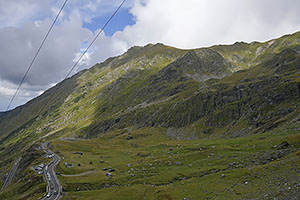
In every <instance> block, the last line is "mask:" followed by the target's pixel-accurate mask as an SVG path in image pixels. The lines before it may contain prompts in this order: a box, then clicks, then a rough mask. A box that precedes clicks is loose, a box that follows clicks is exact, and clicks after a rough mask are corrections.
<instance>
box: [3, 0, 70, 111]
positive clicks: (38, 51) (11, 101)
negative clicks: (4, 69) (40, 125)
mask: <svg viewBox="0 0 300 200" xmlns="http://www.w3.org/2000/svg"><path fill="white" fill-rule="evenodd" d="M67 2H68V0H65V2H64V4H63V5H62V7H61V9H60V10H59V12H58V13H57V15H56V17H55V19H54V21H53V23H52V25H51V26H50V28H49V30H48V32H47V34H46V35H45V37H44V39H43V41H42V43H41V45H40V46H39V48H38V50H37V52H36V53H35V55H34V57H33V59H32V61H31V63H30V65H29V66H28V69H27V71H26V72H25V74H24V76H23V78H22V80H21V82H20V84H19V85H18V87H17V89H16V92H15V94H14V95H13V97H12V99H11V100H10V102H9V104H8V106H7V108H6V111H5V112H7V111H8V110H9V108H10V106H11V104H12V103H13V101H14V99H15V98H16V96H17V94H18V92H19V90H20V88H21V86H22V84H23V82H24V81H25V79H26V77H27V75H28V73H29V71H30V69H31V68H32V66H33V64H34V62H35V60H36V58H37V57H38V55H39V53H40V51H41V49H42V47H43V46H44V44H45V42H46V40H47V38H48V36H49V34H50V32H51V31H52V29H53V27H54V25H55V24H56V21H57V19H58V17H59V16H60V14H61V12H62V11H63V9H64V7H65V6H66V4H67Z"/></svg>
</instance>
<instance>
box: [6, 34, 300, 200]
mask: <svg viewBox="0 0 300 200" xmlns="http://www.w3.org/2000/svg"><path fill="white" fill-rule="evenodd" d="M299 77H300V32H297V33H295V34H292V35H286V36H283V37H280V38H278V39H274V40H270V41H267V42H264V43H258V42H253V43H250V44H247V43H235V44H233V45H218V46H212V47H209V48H200V49H190V50H182V49H177V48H174V47H170V46H166V45H163V44H161V43H158V44H148V45H146V46H145V47H138V46H137V47H132V48H130V49H129V50H128V51H127V52H126V53H124V54H122V55H120V56H116V57H112V58H108V59H107V60H106V61H104V62H102V63H99V64H96V65H94V66H93V67H91V68H90V69H88V70H83V71H81V72H79V73H77V74H75V75H74V76H72V77H70V78H68V79H66V80H64V81H63V82H60V83H59V84H57V85H56V86H54V87H53V88H50V89H49V90H47V91H45V92H44V93H43V94H42V95H41V96H39V97H37V98H35V99H33V100H31V101H29V102H28V103H26V104H25V105H22V106H19V107H17V108H16V109H14V110H12V111H9V112H7V113H6V114H5V115H3V114H2V116H1V113H0V126H1V127H2V128H1V129H0V156H1V157H2V158H3V159H2V161H0V176H4V175H5V173H6V171H7V170H6V169H8V168H9V166H11V163H13V160H14V159H15V158H16V157H20V156H22V157H23V159H22V160H21V164H20V165H21V166H22V168H20V169H19V170H18V171H17V173H16V176H17V177H18V178H19V179H20V180H22V181H23V182H22V181H21V182H22V183H21V182H20V181H19V180H18V179H17V178H16V179H15V180H14V181H13V183H14V184H13V185H12V186H11V188H8V192H7V193H4V194H3V195H4V196H3V195H2V194H0V198H2V197H3V198H4V197H11V198H14V197H16V196H18V195H21V196H18V198H19V199H22V198H23V199H24V198H25V197H24V195H25V196H26V195H28V196H29V197H28V198H29V199H30V198H31V197H32V198H33V196H34V195H33V192H30V191H31V190H30V191H29V190H28V191H27V192H26V191H24V190H22V191H23V192H21V193H18V192H17V191H18V190H21V188H22V187H24V184H25V183H26V188H27V187H28V188H31V189H32V191H36V193H42V192H43V190H42V189H41V188H39V187H41V186H42V180H40V178H41V177H38V176H37V175H34V174H33V173H34V172H33V171H32V170H31V167H32V166H33V165H36V164H38V163H39V162H46V161H45V160H44V158H43V157H42V153H41V152H39V151H38V150H37V149H38V145H39V144H40V143H42V142H49V149H52V151H53V152H56V153H57V154H58V155H60V156H61V157H64V158H65V159H66V160H65V162H66V163H67V162H71V163H73V164H74V163H77V164H76V165H77V166H75V164H74V165H73V167H72V168H70V169H69V168H66V167H65V166H64V164H63V163H61V164H60V165H59V166H58V167H57V169H56V170H58V171H59V172H60V173H61V172H62V173H64V174H76V173H77V172H78V173H77V174H81V173H82V172H85V171H86V170H89V171H93V170H94V171H95V172H94V173H96V174H97V176H98V177H100V178H99V180H94V179H93V177H90V176H87V177H88V178H89V179H87V178H85V177H81V178H82V179H81V180H78V179H76V178H73V179H72V178H64V177H59V179H60V180H63V181H62V182H63V187H64V189H63V190H64V191H65V192H66V193H68V194H69V195H73V193H76V192H78V193H79V194H81V195H82V193H80V190H81V189H82V188H84V189H83V190H91V191H94V190H102V189H104V188H105V187H106V186H105V185H108V186H107V187H108V188H110V189H112V190H113V187H110V186H111V185H118V186H117V187H121V188H122V189H124V188H123V186H124V185H132V187H133V188H134V189H136V190H138V189H137V188H139V187H140V188H143V187H148V186H147V185H149V184H150V185H152V186H151V187H149V188H155V187H165V186H166V185H170V184H173V183H174V184H175V183H177V182H178V181H181V182H183V181H184V180H191V181H195V180H197V181H196V182H195V183H193V184H195V185H199V182H198V179H199V178H201V177H202V178H205V177H206V175H207V176H210V175H211V176H214V179H213V181H209V182H208V183H207V185H209V184H211V183H213V182H214V181H215V182H214V183H219V182H218V180H219V179H217V178H216V177H215V176H217V177H223V175H222V174H218V173H221V172H224V173H225V172H226V173H227V171H229V172H228V173H231V175H232V176H235V177H236V178H237V179H240V178H241V179H242V178H243V177H241V176H240V175H239V174H240V173H242V172H241V171H239V172H238V173H237V174H235V171H234V170H237V171H238V170H247V169H249V168H253V169H254V168H255V170H258V171H259V170H260V169H264V170H265V167H268V166H273V163H275V164H274V166H275V165H276V164H278V166H283V164H282V163H280V162H281V160H280V159H281V158H282V159H285V160H284V161H286V162H287V163H288V164H289V165H292V163H294V161H293V162H292V161H291V160H288V159H290V156H291V157H293V156H294V158H295V159H296V158H297V159H298V157H299V156H298V157H297V155H298V154H297V153H299V150H300V142H298V140H299V138H298V135H297V130H299V127H300V126H299V124H300V114H299V113H300V103H299V102H300V101H299V100H300V78H299ZM283 139H286V140H288V141H289V143H291V144H292V145H291V146H290V147H287V149H286V150H284V151H281V150H277V147H274V143H275V144H280V142H282V141H281V140H283ZM248 143H249V144H251V145H252V146H253V148H252V147H250V146H249V145H248ZM100 144H101V145H100ZM244 144H245V145H244ZM246 144H247V145H246ZM199 145H200V146H199ZM243 145H244V146H243ZM216 146H217V147H216ZM254 146H255V147H254ZM256 146H257V149H256ZM223 147H224V148H223ZM215 148H216V150H214V149H215ZM98 150H99V151H98ZM236 151H239V152H242V153H240V154H238V155H236ZM226 152H229V154H225V153H226ZM262 152H266V153H262ZM152 154H154V155H152ZM231 154H234V155H236V158H239V159H242V161H243V162H244V163H239V164H232V163H235V162H237V161H236V160H235V157H234V156H233V157H231V156H230V155H231ZM23 155H25V156H23ZM83 155H84V156H83ZM119 155H122V156H119ZM129 155H130V156H129ZM274 155H275V156H274ZM299 155H300V154H299ZM99 156H100V160H99ZM154 156H155V158H157V159H155V158H154ZM216 156H217V157H218V158H216ZM85 157H86V158H85ZM123 159H124V160H123ZM127 159H128V160H130V161H128V160H127ZM198 159H200V160H201V163H199V162H198ZM155 160H160V161H155ZM179 160H180V161H179ZM219 160H220V161H219ZM251 160H253V162H252V161H251ZM229 161H230V163H228V162H229ZM250 161H251V162H250ZM129 162H132V163H133V164H131V163H129ZM95 163H97V165H96V164H95ZM140 163H142V164H140ZM153 163H156V164H153ZM182 163H185V164H184V165H183V164H182ZM203 163H209V164H211V163H213V164H212V165H207V166H206V165H204V164H203ZM223 163H225V164H224V166H223ZM253 163H256V164H253ZM299 163H300V162H299ZM98 164H99V166H100V167H101V168H99V166H98ZM106 165H111V166H112V165H115V167H116V168H117V169H119V171H118V172H117V175H116V178H111V177H110V178H109V177H107V179H105V178H106V176H105V172H103V171H102V168H104V167H105V168H107V166H106ZM131 165H133V166H134V167H127V166H131ZM154 165H155V167H157V168H158V169H159V170H156V168H155V167H154ZM124 166H126V167H124ZM174 166H175V167H174ZM193 166H197V167H193ZM297 166H298V165H297ZM153 167H154V168H153ZM299 167H300V166H299ZM131 168H132V169H133V170H131ZM216 169H217V170H216ZM272 169H273V170H274V171H276V170H277V172H279V173H282V174H285V173H284V171H283V170H281V168H280V169H277V168H276V167H273V168H272ZM199 170H200V171H199ZM218 170H219V171H218ZM130 171H132V172H130ZM179 172H180V173H179ZM148 173H150V175H149V174H148ZM182 173H183V174H182ZM243 173H244V172H243ZM247 173H248V172H247ZM249 173H250V172H249ZM251 173H252V172H251ZM261 173H262V172H261ZM266 173H267V172H265V171H264V172H263V174H266ZM289 173H290V174H293V173H294V171H292V170H290V171H289ZM203 174H206V175H203ZM221 175H222V176H221ZM231 175H230V174H229V176H231ZM224 176H225V175H224ZM226 176H227V175H226ZM252 176H254V175H253V174H252ZM33 177H34V178H33ZM33 180H34V181H33ZM216 180H217V181H216ZM221 180H227V179H226V178H224V177H223V178H222V179H221ZM251 180H252V179H251ZM280 180H281V179H280ZM289 180H290V181H292V182H293V181H294V179H293V177H290V178H289ZM243 181H244V182H245V180H243ZM253 181H255V180H253ZM259 181H261V182H262V183H265V182H264V180H262V179H259ZM276 181H277V182H278V180H277V179H276ZM276 181H274V183H275V182H276ZM247 182H248V181H247ZM277 182H276V184H277ZM0 183H1V181H0ZM184 183H185V184H186V185H189V182H184ZM135 184H138V185H139V186H135ZM257 184H260V182H259V183H257ZM142 185H144V186H142ZM153 185H155V187H153ZM179 185H181V186H176V187H184V186H183V185H184V184H182V183H180V184H179ZM240 185H241V184H240ZM242 185H245V184H242ZM128 187H129V188H131V186H128ZM222 187H223V186H222ZM224 187H225V186H224ZM232 187H237V186H232ZM78 188H79V189H78ZM149 188H148V189H149ZM190 188H193V187H192V186H190ZM190 188H185V190H188V191H190V192H191V193H193V192H192V190H191V189H190ZM262 188H264V189H266V188H265V187H263V186H262ZM211 190H213V189H211ZM38 191H40V192H38ZM126 191H127V190H126ZM151 191H152V189H151ZM163 191H168V192H167V194H168V195H170V196H172V197H174V196H176V195H175V194H174V192H172V191H169V190H167V189H166V190H163ZM194 191H197V190H194ZM242 191H243V192H242V194H243V195H245V196H243V198H250V199H251V198H262V196H259V195H260V193H259V195H258V194H257V193H256V192H254V193H253V194H252V193H249V192H251V191H250V190H248V189H243V190H242ZM276 191H277V190H276ZM295 191H296V190H295ZM144 192H145V193H147V192H146V190H145V191H144ZM273 192H274V191H271V192H270V194H272V193H273ZM25 193H26V194H25ZM152 193H153V194H154V193H155V192H154V191H152V192H151V194H152ZM105 194H106V193H105ZM107 194H109V193H107ZM155 194H156V193H155ZM1 195H2V196H1ZM5 195H7V196H5ZM14 195H15V196H14ZM22 195H23V196H22ZM168 195H167V196H168ZM177 195H179V196H180V197H181V195H183V194H177ZM193 195H195V196H194V197H195V199H196V196H197V194H193ZM204 195H205V194H204ZM223 195H225V196H226V195H228V194H223ZM247 195H249V196H247ZM282 195H284V196H283V198H286V197H290V196H289V194H288V193H283V194H282ZM73 197H74V196H73ZM18 198H17V199H18ZM74 198H75V197H74ZM109 198H110V197H108V199H109ZM141 198H142V197H141V196H139V198H138V197H137V198H136V199H141ZM157 198H158V197H157ZM170 198H171V197H170ZM212 198H213V197H212ZM228 198H229V197H228ZM236 198H237V197H236ZM25 199H26V198H25ZM150 199H151V198H150ZM152 199H155V198H152ZM162 199H163V198H162ZM171 199H172V198H171ZM175 199H176V198H175ZM229 199H230V198H229Z"/></svg>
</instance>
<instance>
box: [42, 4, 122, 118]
mask: <svg viewBox="0 0 300 200" xmlns="http://www.w3.org/2000/svg"><path fill="white" fill-rule="evenodd" d="M125 2H126V0H123V1H122V3H121V4H120V5H119V7H118V8H117V9H116V10H115V12H114V13H113V14H112V15H111V17H110V18H109V19H108V20H107V22H106V23H105V24H104V26H103V27H102V29H101V30H100V31H99V33H98V34H97V35H96V36H95V38H94V39H93V40H92V42H91V43H90V44H89V46H88V47H87V48H86V49H85V50H84V52H83V53H82V54H81V56H80V57H79V58H78V60H77V61H76V63H75V64H74V65H73V66H72V68H71V69H70V71H69V72H68V73H67V75H66V77H65V78H64V79H63V80H62V81H65V80H66V79H67V78H68V76H69V75H70V74H71V73H72V71H73V70H74V68H75V67H76V66H77V65H78V64H79V63H80V61H81V60H82V58H83V56H84V55H85V54H86V53H87V52H88V50H89V49H90V48H91V47H92V45H93V44H94V43H95V42H96V40H97V39H98V37H99V36H100V35H101V34H102V33H103V31H104V30H105V28H106V27H107V25H108V24H109V23H110V22H111V20H112V19H113V18H114V16H115V15H116V14H117V13H118V11H119V10H120V9H121V7H122V6H123V5H124V3H125ZM54 88H55V90H54V92H53V94H55V93H56V92H57V89H58V87H54ZM52 99H53V96H52V97H51V96H50V97H49V100H48V101H47V103H46V104H44V105H45V106H43V107H44V108H47V106H48V104H49V103H50V102H51V100H52ZM41 112H42V109H41V110H40V112H39V114H38V115H40V114H41Z"/></svg>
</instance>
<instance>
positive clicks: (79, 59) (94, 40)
mask: <svg viewBox="0 0 300 200" xmlns="http://www.w3.org/2000/svg"><path fill="white" fill-rule="evenodd" d="M125 2H126V0H123V1H122V3H121V4H120V6H119V7H118V8H117V9H116V10H115V12H114V13H113V14H112V16H111V17H110V18H109V19H108V20H107V22H106V23H105V24H104V26H103V27H102V29H101V30H100V31H99V33H98V34H97V35H96V37H95V38H94V39H93V40H92V42H91V43H90V45H89V46H88V47H87V48H86V49H85V50H84V52H83V53H82V54H81V56H80V57H79V58H78V60H77V62H76V63H75V64H74V65H73V67H72V68H71V70H70V71H69V72H68V74H67V75H66V77H65V79H66V78H67V77H68V76H69V75H70V74H71V73H72V71H73V70H74V68H75V67H76V66H77V65H78V64H79V62H80V61H81V60H82V58H83V56H84V55H85V54H86V53H87V52H88V50H89V49H90V48H91V46H92V45H93V44H94V43H95V42H96V40H97V39H98V37H99V36H100V35H101V34H102V32H103V31H104V29H105V28H106V27H107V25H108V24H109V23H110V21H111V20H112V19H113V18H114V16H115V15H116V14H117V13H118V11H119V10H120V9H121V7H122V6H123V4H124V3H125Z"/></svg>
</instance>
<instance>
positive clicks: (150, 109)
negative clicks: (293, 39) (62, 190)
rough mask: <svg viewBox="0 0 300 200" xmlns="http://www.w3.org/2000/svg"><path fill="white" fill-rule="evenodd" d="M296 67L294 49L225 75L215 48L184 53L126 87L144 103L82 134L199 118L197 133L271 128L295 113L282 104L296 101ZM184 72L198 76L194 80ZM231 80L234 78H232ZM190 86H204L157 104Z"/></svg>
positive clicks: (238, 132)
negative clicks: (133, 87) (141, 81)
mask: <svg viewBox="0 0 300 200" xmlns="http://www.w3.org/2000/svg"><path fill="white" fill-rule="evenodd" d="M206 56H207V57H206ZM275 63H277V64H275ZM278 63H280V64H278ZM282 63H285V64H284V66H285V67H282V66H283V65H281V64H282ZM298 66H300V60H299V54H298V53H297V52H296V51H294V50H284V51H283V52H281V53H279V54H277V55H275V56H273V57H272V58H271V59H270V60H267V61H266V62H264V63H262V64H261V65H259V66H257V67H253V68H250V69H248V70H243V71H241V72H236V73H234V74H232V75H230V73H229V71H228V69H229V65H228V62H227V61H226V60H225V59H224V58H223V57H222V56H221V55H220V54H218V53H217V52H215V51H211V50H203V51H198V52H195V51H189V52H188V53H186V55H184V56H183V57H181V58H179V59H178V60H176V61H175V62H173V63H171V64H170V65H168V66H166V67H165V68H163V69H162V70H161V71H159V72H158V73H157V74H155V75H153V76H151V77H150V78H149V79H148V80H146V81H145V84H144V85H142V86H139V87H138V88H137V89H136V90H134V91H132V93H131V94H130V96H134V97H135V99H140V101H141V102H145V104H144V106H140V107H135V108H132V109H129V110H128V111H127V112H125V113H124V114H121V115H120V118H121V119H122V120H121V121H119V122H118V123H115V122H114V121H115V119H111V120H110V119H109V120H105V121H101V122H99V123H94V124H93V125H92V126H91V128H92V129H88V131H87V132H88V133H92V132H93V133H92V134H91V135H93V134H95V132H98V133H99V132H105V131H108V130H113V129H118V128H122V127H126V126H128V125H129V126H131V125H135V126H137V127H153V126H155V127H166V128H169V127H175V128H184V127H186V126H189V125H190V124H192V123H195V122H197V121H199V120H201V121H202V122H203V123H204V126H205V130H203V132H207V130H209V132H210V133H211V132H213V130H214V129H217V128H224V127H228V131H227V132H226V133H225V134H229V135H231V136H233V137H236V136H243V135H248V134H250V133H259V132H265V131H268V130H272V129H274V128H276V127H277V126H279V125H280V124H281V123H283V122H285V120H281V119H283V118H284V117H286V116H288V115H289V114H291V113H293V112H295V107H294V106H288V107H286V106H283V105H284V104H288V103H289V102H296V101H298V100H299V97H300V95H299V93H300V89H299V88H300V84H299V83H297V82H296V81H293V76H294V75H293V74H294V73H297V71H295V70H298ZM216 68H217V69H216ZM283 68H284V70H282V69H283ZM278 71H281V74H282V76H279V75H278ZM188 73H191V74H194V75H195V74H197V77H198V78H199V77H202V78H200V79H195V78H193V77H192V76H191V75H188ZM252 74H255V76H253V75H252ZM290 75H292V76H291V77H290ZM204 76H205V77H206V78H208V79H209V80H206V78H203V77H204ZM222 76H224V77H227V81H223V79H222ZM249 76H251V78H250V77H249ZM216 77H218V79H215V78H216ZM228 77H229V78H228ZM225 79H226V78H225ZM231 79H233V80H235V79H238V80H239V81H235V82H232V81H231ZM228 80H229V81H228ZM199 81H200V82H201V83H200V84H199ZM123 84H125V83H123ZM193 84H197V85H198V87H199V86H200V87H203V86H201V84H202V85H203V84H205V89H200V90H196V91H194V93H191V92H190V94H189V95H188V96H185V97H183V98H182V99H181V100H178V101H175V102H176V103H175V104H173V103H171V102H172V100H168V99H167V100H166V101H167V102H169V103H167V104H160V103H157V102H159V101H158V100H159V99H162V98H171V99H172V98H174V99H176V97H178V96H180V95H181V94H182V93H184V92H185V91H188V90H191V85H193ZM239 123H246V124H247V126H245V127H241V128H238V130H236V129H235V128H234V127H235V126H238V125H239ZM96 127H97V128H96ZM95 128H96V131H93V129H95ZM173 133H176V134H177V136H176V137H179V138H184V135H185V132H184V131H183V132H181V136H178V134H179V132H178V131H174V132H173ZM194 138H197V137H194Z"/></svg>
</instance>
